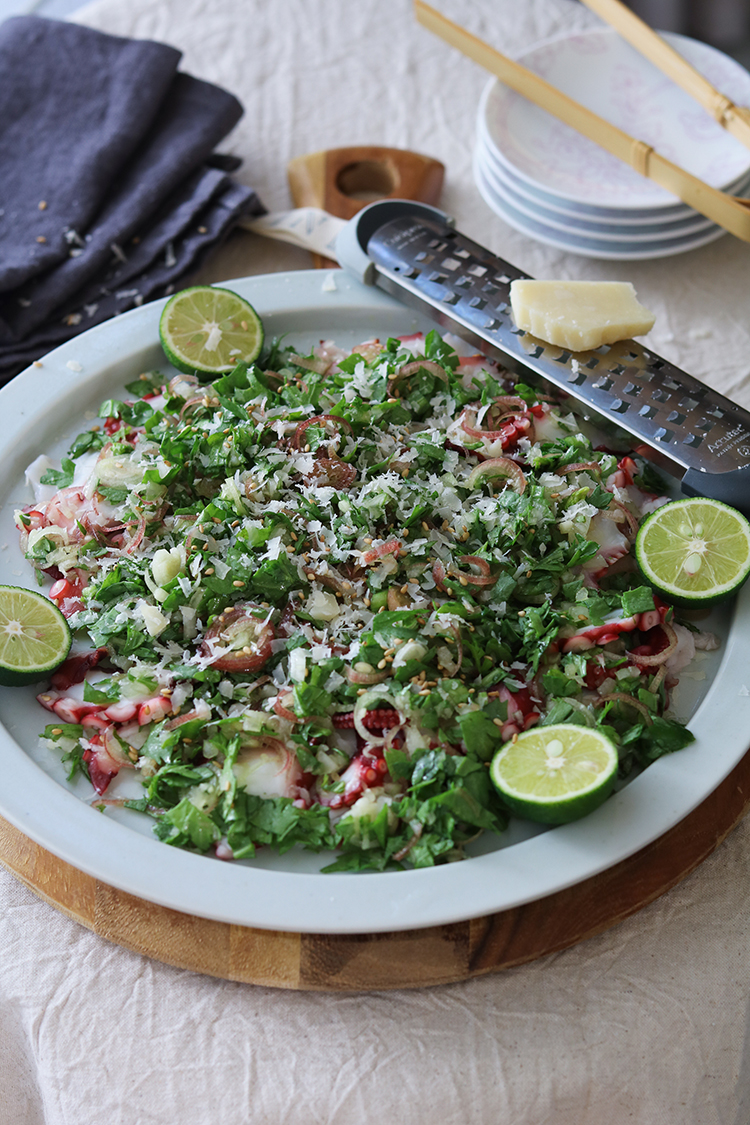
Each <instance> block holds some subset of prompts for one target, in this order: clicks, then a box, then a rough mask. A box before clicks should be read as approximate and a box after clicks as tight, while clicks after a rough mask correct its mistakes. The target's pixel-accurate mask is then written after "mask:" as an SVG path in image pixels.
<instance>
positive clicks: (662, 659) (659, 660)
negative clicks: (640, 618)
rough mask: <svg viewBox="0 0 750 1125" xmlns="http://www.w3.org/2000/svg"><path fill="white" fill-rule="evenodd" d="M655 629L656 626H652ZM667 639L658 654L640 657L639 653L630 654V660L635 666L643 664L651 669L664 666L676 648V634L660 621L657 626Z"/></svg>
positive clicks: (670, 627)
mask: <svg viewBox="0 0 750 1125" xmlns="http://www.w3.org/2000/svg"><path fill="white" fill-rule="evenodd" d="M654 628H656V626H654ZM659 628H661V629H662V630H663V631H664V633H665V634H666V638H667V645H666V646H665V647H664V648H663V649H661V651H660V652H655V653H653V655H650V656H648V655H641V654H640V653H636V652H631V653H630V659H631V660H633V661H635V663H636V664H643V665H646V666H647V667H653V666H656V665H659V664H665V663H666V661H667V660H668V659H669V657H670V656H671V655H672V653H673V652H674V650H675V649H676V648H677V634H676V632H675V631H674V629H673V628H672V626H671V625H669V624H668V623H667V622H666V621H662V622H661V625H660V626H659Z"/></svg>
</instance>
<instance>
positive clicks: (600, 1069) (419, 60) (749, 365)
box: [0, 0, 750, 1125]
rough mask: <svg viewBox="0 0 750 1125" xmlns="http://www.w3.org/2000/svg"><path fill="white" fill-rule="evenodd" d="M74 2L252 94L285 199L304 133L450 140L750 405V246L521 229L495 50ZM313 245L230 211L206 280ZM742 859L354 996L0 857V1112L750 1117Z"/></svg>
mask: <svg viewBox="0 0 750 1125" xmlns="http://www.w3.org/2000/svg"><path fill="white" fill-rule="evenodd" d="M439 7H440V8H441V9H442V10H443V11H445V12H446V14H448V15H449V16H451V17H452V18H454V19H457V20H460V21H461V22H463V23H464V24H465V25H466V26H468V27H469V28H470V29H471V30H472V31H474V32H475V33H476V34H479V35H481V36H483V37H485V38H488V39H490V40H491V41H493V42H494V43H496V44H497V46H498V47H500V48H501V49H503V50H505V51H506V52H509V53H513V52H515V51H518V50H521V49H522V48H523V47H524V46H525V45H528V44H531V43H532V42H534V41H537V40H539V39H542V38H546V37H548V36H551V35H554V34H556V33H559V32H561V31H564V30H567V29H570V28H572V27H584V26H591V25H594V24H595V23H596V20H595V18H594V17H593V16H591V15H590V14H589V13H588V12H587V11H586V10H585V9H583V8H582V7H581V6H580V5H574V4H573V3H571V2H570V0H523V2H519V0H471V2H469V0H440V2H439ZM76 18H78V19H79V20H80V21H81V22H85V23H87V24H90V25H91V26H92V27H98V28H101V29H102V30H105V31H110V32H113V33H115V34H120V35H134V36H139V37H149V38H154V39H158V40H162V41H165V42H168V43H171V44H173V45H174V46H176V47H178V48H179V49H180V50H182V51H184V53H185V55H184V61H183V66H184V68H185V69H186V70H187V71H189V72H190V73H191V74H195V75H196V76H198V77H203V78H206V79H208V80H209V81H212V82H217V83H220V84H221V85H223V86H226V87H227V88H228V89H230V90H232V91H233V92H234V93H236V94H237V96H238V97H239V98H240V100H241V101H242V102H243V104H244V105H245V116H244V118H243V119H242V121H241V122H240V124H239V125H238V126H237V128H236V129H235V131H234V132H233V133H232V134H231V135H230V137H229V138H228V141H227V143H226V144H225V145H224V149H225V150H226V151H233V152H236V153H237V154H238V155H241V156H242V157H243V158H244V159H245V161H246V163H245V166H244V167H245V168H246V169H247V170H248V171H247V172H246V174H247V175H248V176H249V175H252V184H253V186H254V187H255V188H256V189H257V191H258V194H259V195H260V197H261V198H262V199H263V200H264V202H265V203H266V205H267V206H268V207H269V209H274V210H275V209H280V208H285V207H288V206H289V205H290V200H289V195H288V190H287V186H286V177H285V168H286V163H287V161H288V160H289V159H290V158H291V157H293V156H297V155H299V154H301V153H305V152H313V151H316V150H318V149H322V148H326V147H338V146H340V145H344V144H386V145H394V146H399V147H404V148H413V149H416V150H417V151H420V152H424V153H426V154H427V155H430V156H434V157H437V158H438V159H441V160H442V161H444V163H445V164H446V168H447V182H446V188H445V191H444V196H443V205H444V207H445V209H446V210H447V211H449V212H450V213H452V214H454V215H455V216H456V218H457V220H458V225H459V227H460V228H461V229H462V230H464V231H465V232H466V233H467V234H469V235H471V236H472V237H474V238H476V239H477V240H478V241H480V242H483V243H485V244H486V245H489V246H490V247H491V248H492V249H494V250H495V251H496V252H498V253H500V254H502V255H503V256H504V257H506V258H508V259H509V260H510V261H512V262H513V263H515V264H516V265H518V266H519V267H520V268H522V269H523V270H525V271H527V272H528V273H530V274H532V275H536V276H539V277H574V278H586V279H595V278H606V279H609V280H618V279H622V280H628V281H632V282H633V283H634V284H635V286H636V289H637V291H638V296H639V298H640V299H641V300H642V301H643V303H644V304H646V305H647V306H649V307H650V308H652V309H653V311H654V312H655V313H656V314H657V322H656V327H655V329H654V331H653V332H652V333H651V336H650V337H649V340H650V343H651V344H652V346H653V347H654V348H655V349H656V350H657V351H658V352H660V353H661V354H663V355H665V356H666V357H667V358H669V359H671V360H673V361H675V362H677V363H678V364H679V365H681V366H683V367H685V368H686V369H687V370H689V371H691V372H692V373H694V374H695V375H697V376H698V377H699V378H701V379H703V380H705V381H706V382H709V383H711V384H712V385H714V386H716V387H718V388H719V389H721V390H723V391H724V392H725V393H728V394H730V395H731V396H733V397H734V398H736V399H737V400H738V401H740V402H742V404H743V405H745V406H748V407H750V340H749V339H748V337H749V335H750V315H749V314H748V297H747V294H748V292H749V291H750V247H748V246H747V245H745V244H742V243H740V242H738V241H735V240H733V239H732V238H731V237H730V236H727V237H725V238H723V239H721V240H720V241H718V242H716V243H714V244H713V245H711V246H708V247H705V248H703V249H700V250H697V251H693V252H691V253H690V254H687V255H683V256H680V257H676V258H667V259H663V260H661V261H652V262H634V263H625V262H612V263H607V262H599V261H592V260H587V259H584V258H578V257H574V256H572V255H568V254H564V253H562V252H558V251H555V250H553V249H551V248H549V247H545V246H542V245H538V244H535V243H533V242H531V241H529V240H528V239H526V238H525V237H523V236H521V235H520V234H517V233H516V232H515V231H513V230H511V229H510V228H509V227H507V226H506V225H505V224H504V223H503V222H502V221H501V220H500V219H498V218H496V217H495V216H494V215H493V214H492V213H491V212H490V211H489V210H488V208H487V206H486V205H485V204H484V202H483V201H482V199H481V197H480V196H479V193H478V192H477V190H476V188H475V187H474V185H473V182H472V178H471V150H472V144H473V135H472V134H473V123H474V116H475V111H476V105H477V102H478V99H479V95H480V92H481V90H482V88H483V86H484V83H485V81H486V78H485V75H484V74H483V73H481V72H480V71H479V70H478V69H477V68H476V67H475V66H474V65H473V64H472V63H470V62H468V61H467V60H465V59H463V58H461V57H460V56H458V55H457V54H456V53H455V52H453V51H451V50H450V49H449V48H448V47H446V46H444V45H443V44H441V43H439V42H438V41H437V40H435V39H433V38H432V37H431V36H430V35H429V34H428V33H427V32H425V31H423V30H422V29H420V28H418V27H417V26H416V25H415V24H414V22H413V20H412V16H411V10H410V4H409V2H408V0H357V2H356V3H354V2H352V0H274V3H273V4H271V3H269V2H268V0H129V2H128V3H127V4H122V3H121V2H120V0H100V2H99V3H96V4H93V5H90V6H89V7H87V8H85V9H83V10H82V11H81V12H80V13H79V14H78V16H77V17H76ZM249 170H252V171H251V172H250V171H249ZM242 176H243V171H242V170H240V172H239V173H238V174H237V177H238V179H240V180H242ZM247 182H248V183H249V182H250V181H249V180H248V181H247ZM308 266H309V258H308V256H307V254H306V253H304V252H302V251H300V250H296V249H294V248H292V247H289V246H284V245H282V244H280V243H270V242H263V241H262V240H260V239H259V238H256V237H255V236H252V235H248V234H245V233H241V232H238V233H237V234H236V235H234V236H233V237H232V239H231V241H230V242H229V243H228V244H227V245H226V246H225V247H224V248H223V250H222V251H221V252H220V255H218V256H217V257H216V258H214V259H213V261H212V262H211V264H210V266H209V267H208V268H207V269H206V270H205V271H204V275H203V279H204V280H206V281H220V280H226V279H229V278H231V277H236V276H241V275H243V274H247V273H261V272H266V271H271V270H282V269H296V268H307V267H308ZM748 740H749V741H750V732H748ZM749 862H750V823H745V824H743V825H741V826H740V828H738V829H737V830H735V832H734V833H733V834H732V835H731V837H730V838H729V839H728V841H727V842H726V843H725V844H724V845H723V846H722V847H721V848H720V849H719V850H718V851H717V852H716V853H715V854H714V855H713V856H712V857H710V858H709V859H708V860H707V861H706V862H705V863H704V864H703V865H702V866H701V868H700V869H699V870H698V871H697V872H695V873H694V874H693V875H692V876H691V877H690V878H688V879H687V880H685V881H684V882H683V883H682V884H680V885H679V886H678V887H677V888H675V889H674V890H672V891H671V892H670V893H669V894H667V895H665V896H664V897H663V898H662V899H660V900H659V901H658V902H656V903H655V904H653V905H652V906H650V907H649V908H647V909H646V910H644V911H642V912H641V913H640V914H639V915H637V916H636V917H635V918H632V919H630V920H629V921H627V922H625V923H623V924H621V925H620V926H618V927H616V928H615V929H613V930H611V931H609V932H608V933H606V934H604V935H601V936H600V937H597V938H595V939H592V940H590V941H588V942H586V943H584V944H582V945H580V946H578V947H576V948H574V949H571V950H568V951H566V952H564V953H560V954H557V955H554V956H550V957H547V958H544V959H542V960H540V961H537V962H535V963H533V964H531V965H528V966H526V967H523V968H520V969H515V970H511V971H508V972H505V973H502V974H498V975H493V976H489V977H486V978H483V979H480V980H475V981H471V982H468V983H464V984H456V985H451V986H444V987H440V988H433V989H425V990H420V991H409V992H407V991H399V992H380V993H370V994H360V995H333V994H312V993H293V992H280V991H274V990H270V989H264V988H258V987H253V986H249V985H240V984H233V983H228V982H222V981H217V980H213V979H210V978H207V977H200V976H196V975H194V974H191V973H188V972H182V971H178V970H175V969H171V968H169V967H167V966H164V965H161V964H158V963H156V962H153V961H149V960H147V959H145V958H143V957H139V956H137V955H135V954H131V953H129V952H126V951H124V950H122V949H119V948H117V947H115V946H112V945H109V944H107V943H106V942H104V941H103V940H101V939H99V938H97V937H95V936H94V935H92V934H90V933H89V932H88V931H86V930H84V929H82V928H81V927H79V926H78V925H76V924H75V923H73V922H70V921H68V920H67V919H66V918H64V917H63V916H62V915H60V914H58V913H57V912H56V911H54V910H53V909H51V908H50V907H48V906H46V905H45V904H43V903H41V902H40V901H38V900H37V899H36V898H35V897H34V896H33V894H31V893H30V892H29V891H28V890H27V889H26V888H25V887H23V886H21V885H20V884H19V883H17V882H16V881H15V880H14V879H13V878H12V877H11V876H10V875H8V874H6V873H5V872H2V871H0V949H1V950H2V955H0V1048H1V1049H0V1092H1V1093H2V1097H1V1098H0V1125H100V1123H103V1122H107V1125H163V1123H164V1122H179V1123H180V1125H208V1123H210V1125H213V1123H214V1122H221V1125H370V1123H373V1125H374V1123H378V1125H379V1123H381V1122H384V1121H394V1122H398V1123H404V1125H421V1123H423V1122H425V1121H430V1120H434V1121H439V1122H441V1123H443V1125H495V1123H497V1122H519V1123H521V1122H522V1123H523V1125H552V1123H553V1122H554V1125H602V1122H605V1121H606V1122H607V1123H608V1125H629V1123H631V1122H638V1125H747V1123H748V1122H749V1121H750V1046H748V1040H747V1035H748V998H749V996H750V942H749V941H748V938H749V936H750V934H749V931H750V882H749V881H748V865H749Z"/></svg>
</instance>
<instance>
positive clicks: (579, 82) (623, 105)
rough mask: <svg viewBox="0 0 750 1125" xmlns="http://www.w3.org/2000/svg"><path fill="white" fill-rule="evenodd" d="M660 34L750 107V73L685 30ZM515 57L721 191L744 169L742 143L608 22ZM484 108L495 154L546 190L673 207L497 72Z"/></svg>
mask: <svg viewBox="0 0 750 1125" xmlns="http://www.w3.org/2000/svg"><path fill="white" fill-rule="evenodd" d="M664 37H665V39H666V40H667V41H668V42H669V43H670V44H671V45H672V46H674V47H675V48H676V49H677V50H678V51H680V52H681V53H682V54H683V55H684V56H685V58H686V59H687V60H688V62H690V63H692V65H693V66H695V67H696V68H697V69H698V70H699V71H700V72H701V73H702V74H704V75H705V77H706V78H708V79H709V81H711V82H712V83H713V85H714V86H716V88H717V89H719V90H721V91H722V92H723V93H724V94H726V95H727V97H729V98H731V99H732V100H733V101H735V102H736V103H737V104H739V105H747V104H750V74H748V72H747V71H746V70H745V69H744V67H742V66H741V65H740V64H739V63H738V62H736V61H735V60H734V59H731V58H729V57H728V56H727V55H724V54H723V53H722V52H721V51H718V50H716V48H714V47H709V46H708V45H707V44H705V43H701V42H698V41H697V40H694V39H689V38H687V37H686V36H682V35H675V34H671V33H669V34H667V33H665V36H664ZM518 61H519V62H522V63H523V65H524V66H526V67H528V68H529V69H530V70H533V71H534V72H535V73H537V74H539V75H540V76H541V77H542V78H544V79H545V80H546V81H548V82H549V83H551V84H552V85H553V86H555V87H557V88H558V89H559V90H561V91H562V92H563V93H565V94H568V95H569V96H570V97H572V98H574V99H575V100H576V101H578V102H581V103H582V104H583V105H585V106H587V107H588V108H589V109H591V110H593V111H594V112H595V113H598V114H599V115H600V116H602V117H604V118H606V119H607V120H608V121H611V122H612V123H613V124H614V125H617V126H618V127H619V128H621V129H623V130H624V131H625V132H627V133H629V134H630V135H631V136H634V137H637V138H638V139H639V140H642V141H645V142H646V143H647V144H650V145H652V146H653V147H654V148H655V149H656V150H657V151H658V152H659V153H661V155H662V156H665V157H667V158H668V159H669V160H671V161H672V162H673V163H675V164H678V165H679V166H680V167H682V168H684V169H685V170H686V171H688V172H690V173H692V174H693V175H694V176H697V177H698V178H699V179H702V180H704V181H705V182H706V183H708V184H710V185H711V186H712V187H716V188H719V189H721V190H724V189H725V188H726V187H727V186H728V185H730V184H731V183H733V182H734V181H735V180H737V179H738V178H739V177H740V176H742V175H745V174H746V173H747V172H748V171H750V152H748V150H747V149H746V148H745V146H744V145H742V144H741V143H740V142H739V141H737V140H736V139H735V138H734V137H732V136H731V134H729V133H728V132H727V131H726V130H725V129H722V128H721V126H720V125H719V124H718V123H717V122H716V121H714V120H713V119H712V118H711V117H710V115H709V114H708V113H707V112H706V111H705V110H704V109H703V108H702V107H701V106H700V105H698V104H697V102H695V101H694V100H693V99H692V98H691V97H690V96H689V95H688V94H686V93H685V92H684V91H683V90H681V89H680V88H679V87H678V86H677V85H676V84H675V83H674V82H672V81H671V80H670V79H669V78H667V76H666V75H664V74H663V73H662V72H661V71H660V70H658V69H657V68H656V67H655V66H653V64H651V63H650V62H648V60H646V59H644V58H643V56H642V55H641V54H639V52H638V51H636V50H635V48H633V47H631V46H630V44H629V43H626V42H625V41H624V40H623V39H621V38H620V36H619V35H617V33H616V32H615V31H614V30H612V29H611V28H601V29H594V30H592V31H588V32H578V33H575V34H570V35H565V36H561V37H560V38H557V39H554V40H550V41H548V42H545V43H542V44H538V45H537V46H535V47H532V48H531V49H530V50H528V51H526V52H525V53H524V54H523V55H521V56H520V58H519V60H518ZM480 115H481V117H482V119H483V120H484V122H485V124H486V128H487V131H488V135H489V139H490V143H491V146H492V148H493V150H494V151H495V152H496V153H497V155H498V157H499V158H500V159H501V160H502V161H503V162H505V163H507V164H509V165H510V166H511V167H512V168H513V170H514V172H515V173H516V174H517V175H518V176H520V177H521V178H522V179H524V180H526V181H527V182H529V183H530V184H532V185H536V186H539V187H541V188H542V189H543V190H545V191H546V192H548V193H550V194H552V195H555V196H558V197H560V198H562V199H567V200H571V201H576V202H579V203H583V204H587V205H593V206H598V207H616V208H619V209H625V210H631V209H636V210H639V209H643V208H650V209H662V208H670V207H673V206H674V205H675V197H674V196H673V195H671V194H670V193H669V192H667V191H665V190H664V189H663V188H661V187H659V186H658V184H655V183H654V182H653V181H652V180H648V179H646V178H644V177H642V176H640V175H638V173H637V172H635V171H634V170H633V169H632V168H630V167H629V166H628V165H627V164H625V163H624V162H623V161H620V160H618V159H617V158H616V157H614V156H611V155H610V154H609V153H608V152H605V150H604V149H602V148H600V147H599V146H598V145H597V144H595V143H594V142H593V141H590V140H588V138H586V137H584V136H583V135H582V134H580V133H578V132H576V130H574V129H572V128H570V127H569V126H567V125H564V124H563V123H562V122H560V121H558V120H557V119H556V118H555V117H552V116H551V115H550V114H548V113H546V112H545V111H544V110H542V109H539V107H538V106H536V105H534V104H533V103H532V102H530V101H527V100H526V99H525V98H523V97H522V96H521V95H520V94H517V93H516V92H515V91H513V90H511V89H509V88H508V87H507V86H504V85H503V84H502V83H500V82H499V81H497V80H495V79H493V80H492V82H491V83H490V84H489V86H488V88H487V90H486V91H485V95H484V97H483V99H482V104H481V107H480Z"/></svg>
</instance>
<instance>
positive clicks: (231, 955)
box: [0, 752, 750, 992]
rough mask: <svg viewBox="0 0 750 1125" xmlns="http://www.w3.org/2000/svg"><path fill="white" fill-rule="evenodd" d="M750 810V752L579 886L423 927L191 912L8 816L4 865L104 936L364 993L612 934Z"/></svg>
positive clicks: (195, 962)
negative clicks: (271, 926) (297, 925)
mask: <svg viewBox="0 0 750 1125" xmlns="http://www.w3.org/2000/svg"><path fill="white" fill-rule="evenodd" d="M749 807H750V752H749V753H748V754H746V755H745V757H744V758H743V759H742V761H741V762H740V763H739V765H737V766H736V767H735V769H734V770H733V771H732V773H731V774H730V775H729V776H728V777H727V778H726V780H725V781H724V782H723V783H722V784H721V785H720V786H719V787H718V788H717V789H716V790H714V792H713V793H712V794H711V795H710V796H709V797H707V798H706V800H705V801H704V802H703V803H702V804H701V805H700V806H699V807H698V808H697V809H696V810H695V811H694V812H692V813H691V814H690V815H689V816H688V817H686V818H685V819H684V820H682V821H680V823H679V824H677V825H675V827H674V828H673V829H672V830H671V831H670V832H667V833H666V835H664V836H662V837H660V838H659V839H658V840H656V841H655V842H654V843H653V844H650V845H649V846H648V847H646V848H643V849H642V850H641V851H639V852H637V853H636V854H635V855H633V856H631V857H630V858H629V859H627V860H625V861H624V862H622V863H619V864H617V866H615V867H612V868H610V869H609V870H608V871H605V872H603V873H602V874H601V875H597V876H595V877H594V878H592V879H587V880H586V881H585V882H583V883H579V884H577V885H576V886H574V887H570V888H569V889H568V890H565V891H560V892H558V893H557V894H554V895H549V896H548V897H547V898H543V899H539V900H537V901H536V902H531V903H528V904H527V905H525V906H520V907H517V908H516V909H513V910H506V911H503V912H501V913H499V914H492V915H490V916H488V917H486V918H473V919H470V920H468V921H465V922H456V923H453V924H451V925H446V926H432V927H430V928H429V929H423V930H404V931H398V932H394V933H384V934H354V935H352V934H343V935H338V934H295V933H281V932H278V931H272V930H256V929H251V928H249V927H245V926H235V925H229V924H227V923H225V922H213V921H211V920H209V919H206V918H197V917H194V916H192V915H189V914H181V913H180V912H179V911H176V910H169V909H167V908H166V907H163V906H156V905H154V904H153V903H150V902H145V901H143V900H142V899H139V898H135V897H134V896H133V895H129V894H125V893H124V892H123V891H118V890H116V889H115V888H114V887H110V886H108V885H107V884H105V883H101V882H99V881H98V880H97V879H94V878H92V877H91V876H90V875H85V874H83V873H82V872H80V871H77V870H76V869H75V868H74V867H71V866H70V865H69V864H67V863H65V862H63V861H62V860H60V859H58V858H57V857H56V856H54V855H52V854H51V853H50V852H48V851H45V849H44V848H42V847H40V846H39V845H38V844H35V843H33V842H32V841H31V840H29V839H28V838H27V837H26V836H24V835H23V833H21V832H20V831H19V830H18V829H17V828H14V827H13V826H12V825H10V824H8V822H7V821H5V820H2V818H0V863H2V864H3V866H5V867H7V868H8V869H9V870H10V871H12V872H13V873H14V874H15V875H16V876H17V877H18V878H19V879H21V880H22V881H23V882H24V883H25V884H26V885H27V886H28V887H30V888H31V889H32V890H33V891H34V892H35V893H36V894H38V895H39V896H40V897H41V898H43V899H45V900H46V901H47V902H49V903H50V904H51V905H53V906H55V907H57V908H58V909H59V910H62V911H63V912H64V913H65V914H67V915H68V916H69V917H70V918H73V919H74V920H75V921H77V922H80V923H81V924H82V925H84V926H86V927H88V929H90V930H93V931H94V932H95V933H97V934H99V935H100V936H101V937H104V938H107V940H109V941H112V942H115V943H116V944H118V945H121V946H124V947H125V948H126V949H130V950H133V951H134V952H136V953H142V954H145V955H146V956H148V957H153V958H154V959H155V960H157V961H163V962H165V963H166V964H167V965H174V966H176V967H178V968H182V969H191V970H193V971H194V972H197V973H207V974H209V975H211V976H215V977H221V978H223V979H226V980H236V981H245V982H247V983H250V984H259V985H265V986H267V987H272V988H292V989H305V990H319V991H325V990H328V991H339V992H348V991H352V992H356V991H363V990H370V989H387V988H421V987H425V986H427V985H434V984H448V983H451V982H454V981H462V980H469V979H471V978H472V977H476V976H481V975H483V974H485V973H491V972H497V971H499V970H500V969H507V968H510V967H511V966H514V965H522V964H524V962H527V961H533V960H535V959H536V958H538V957H543V956H544V955H545V954H547V953H554V952H557V951H559V950H561V949H566V948H568V947H569V946H571V945H575V944H576V943H577V942H580V941H583V940H585V939H586V938H589V937H593V936H594V935H595V934H598V933H601V932H602V931H603V930H606V929H608V928H609V927H610V926H614V925H616V924H617V923H618V922H621V921H622V920H623V919H624V918H627V917H629V915H631V914H634V913H635V912H636V911H638V910H640V909H641V908H642V907H644V906H646V905H647V904H648V903H650V902H653V901H654V900H655V899H656V898H658V897H659V895H661V894H663V893H664V892H665V891H667V890H669V888H670V887H673V886H674V885H675V884H676V883H678V882H679V881H680V880H681V879H684V878H685V876H686V875H689V874H690V872H691V871H694V870H695V868H696V867H697V866H698V865H699V864H700V863H701V862H702V861H703V860H704V859H705V858H706V857H707V856H708V855H710V854H711V852H712V851H714V849H715V848H716V847H717V846H718V845H719V844H720V843H721V842H722V840H724V839H725V837H726V836H727V835H728V834H729V832H731V830H732V829H733V828H734V827H735V826H736V825H737V824H738V823H739V821H740V820H741V819H742V817H743V816H744V815H745V813H746V812H747V811H748V808H749Z"/></svg>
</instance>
